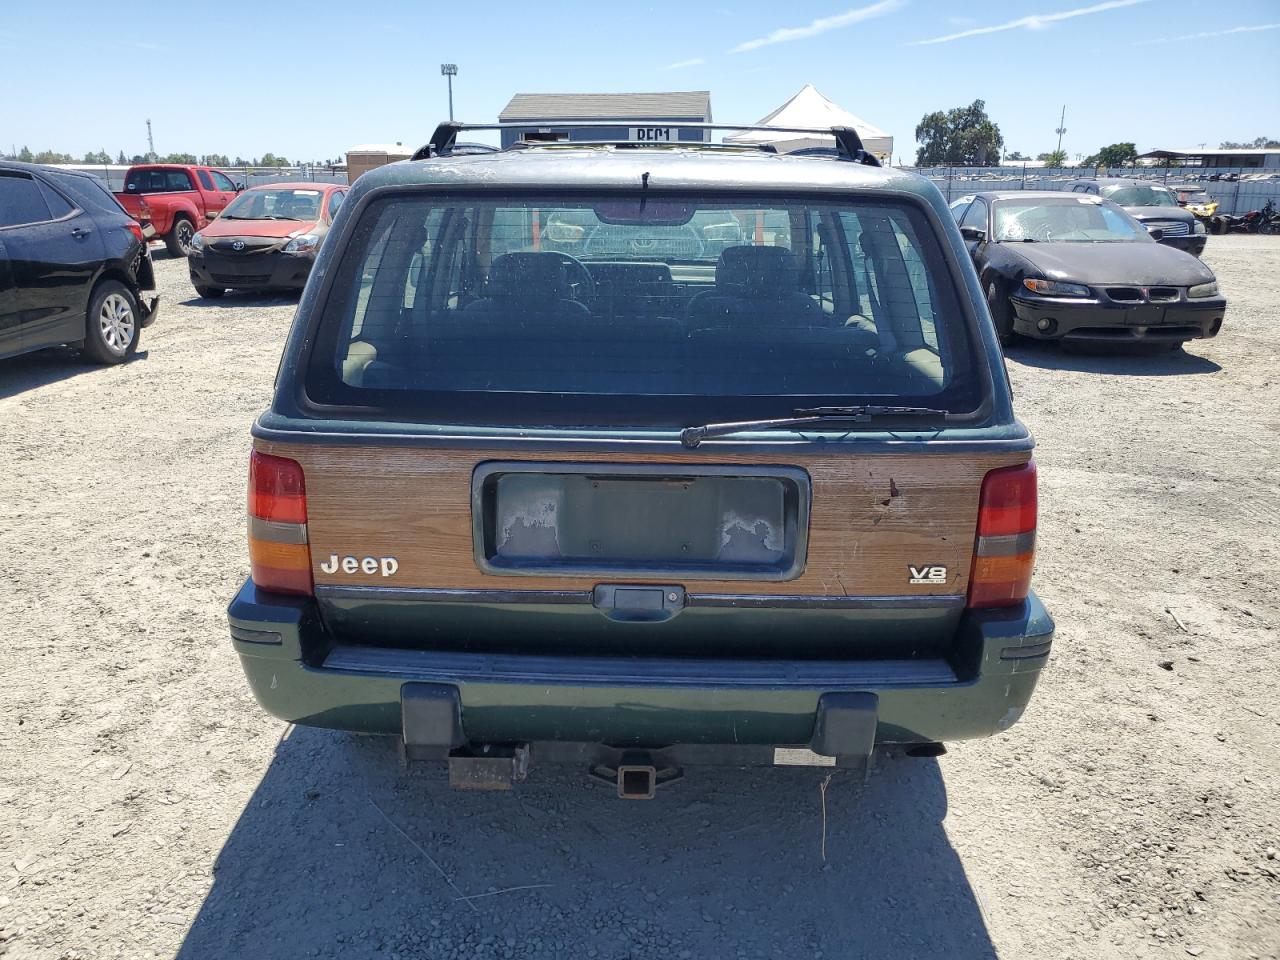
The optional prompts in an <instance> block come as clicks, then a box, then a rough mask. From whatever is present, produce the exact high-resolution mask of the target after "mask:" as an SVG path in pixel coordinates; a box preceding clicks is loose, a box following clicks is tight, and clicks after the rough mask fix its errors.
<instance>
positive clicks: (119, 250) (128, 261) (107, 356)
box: [0, 160, 160, 363]
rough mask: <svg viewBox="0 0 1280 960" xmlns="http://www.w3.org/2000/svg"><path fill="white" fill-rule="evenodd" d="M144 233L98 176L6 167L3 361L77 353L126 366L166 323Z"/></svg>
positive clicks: (0, 191)
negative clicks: (69, 348) (147, 336)
mask: <svg viewBox="0 0 1280 960" xmlns="http://www.w3.org/2000/svg"><path fill="white" fill-rule="evenodd" d="M153 289H155V275H154V273H153V271H152V265H151V255H150V254H149V253H148V252H147V245H146V243H145V242H144V240H143V237H142V228H141V227H140V226H139V225H138V223H137V222H136V221H135V220H134V219H133V218H132V217H130V216H129V214H128V213H126V212H125V211H124V209H123V208H122V207H121V206H120V204H119V203H117V202H116V200H115V198H114V197H113V196H112V195H111V191H110V190H108V189H107V186H106V184H104V183H103V182H102V181H101V180H99V179H98V178H97V177H94V176H92V175H90V174H87V173H78V172H75V171H70V170H61V169H57V168H54V167H44V166H37V165H35V164H30V163H17V162H13V161H7V160H6V161H0V358H2V357H12V356H15V355H16V354H20V353H27V352H29V351H31V350H40V349H42V348H44V347H52V346H57V345H58V344H64V343H66V344H72V345H74V346H77V347H79V348H80V349H81V350H82V351H83V352H84V355H85V356H86V357H87V358H88V359H90V360H94V361H96V362H98V363H120V362H121V361H123V360H125V359H127V358H128V357H129V356H130V355H131V354H132V353H134V351H136V350H137V348H138V338H139V336H140V334H141V331H142V328H143V327H146V326H149V325H150V324H151V323H152V322H153V321H154V320H155V319H156V317H157V316H158V315H159V312H160V298H159V297H158V296H157V297H152V298H151V299H150V300H148V301H146V302H144V300H143V291H144V290H153Z"/></svg>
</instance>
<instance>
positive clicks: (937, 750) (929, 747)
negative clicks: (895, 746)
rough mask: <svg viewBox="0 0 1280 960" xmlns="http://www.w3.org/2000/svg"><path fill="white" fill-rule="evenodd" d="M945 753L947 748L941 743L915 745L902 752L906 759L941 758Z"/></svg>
mask: <svg viewBox="0 0 1280 960" xmlns="http://www.w3.org/2000/svg"><path fill="white" fill-rule="evenodd" d="M946 752H947V748H946V747H945V746H944V745H943V744H941V743H917V744H915V745H914V746H910V747H907V748H906V749H905V750H904V751H903V753H905V754H906V755H907V756H908V757H941V756H944V755H945V754H946Z"/></svg>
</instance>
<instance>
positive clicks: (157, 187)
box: [124, 170, 195, 193]
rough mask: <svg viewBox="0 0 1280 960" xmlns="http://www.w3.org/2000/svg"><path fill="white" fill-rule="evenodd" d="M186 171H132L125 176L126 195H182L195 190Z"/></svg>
mask: <svg viewBox="0 0 1280 960" xmlns="http://www.w3.org/2000/svg"><path fill="white" fill-rule="evenodd" d="M194 189H195V187H194V186H193V185H192V183H191V177H189V176H188V175H187V172H186V171H185V170H130V171H129V173H128V174H127V175H126V176H125V181H124V191H125V193H180V192H181V191H183V190H194Z"/></svg>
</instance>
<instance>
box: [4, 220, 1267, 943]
mask: <svg viewBox="0 0 1280 960" xmlns="http://www.w3.org/2000/svg"><path fill="white" fill-rule="evenodd" d="M1206 259H1207V260H1208V261H1209V263H1210V264H1211V265H1212V266H1213V267H1214V268H1215V269H1216V270H1217V271H1218V272H1219V277H1220V278H1221V281H1222V284H1223V287H1224V288H1225V290H1226V293H1227V295H1228V297H1230V298H1231V304H1232V305H1231V310H1230V312H1229V314H1228V317H1227V323H1226V328H1225V332H1224V333H1223V335H1222V336H1221V337H1220V338H1219V339H1217V340H1215V341H1210V342H1208V343H1198V344H1193V345H1191V347H1190V348H1189V349H1188V351H1187V352H1186V353H1185V354H1177V355H1173V356H1161V357H1133V356H1129V357H1106V356H1103V357H1100V356H1074V355H1065V354H1063V353H1062V352H1060V351H1059V350H1057V349H1055V348H1047V347H1040V346H1028V347H1020V348H1016V349H1015V350H1013V351H1012V356H1011V358H1010V364H1009V368H1010V372H1011V374H1012V377H1013V381H1014V385H1015V389H1016V393H1017V403H1018V407H1019V411H1020V414H1021V416H1022V417H1023V419H1024V420H1026V421H1027V422H1028V423H1029V424H1030V425H1031V427H1032V428H1033V429H1034V430H1035V432H1036V434H1037V436H1038V439H1039V442H1040V448H1039V451H1038V453H1037V458H1038V460H1039V463H1040V467H1041V476H1042V483H1043V488H1042V494H1041V495H1042V508H1041V509H1042V512H1043V516H1042V522H1041V535H1040V561H1039V568H1038V571H1037V574H1036V578H1037V579H1036V586H1037V588H1038V590H1039V591H1040V593H1041V595H1042V596H1043V597H1044V599H1045V600H1046V602H1047V603H1048V605H1049V607H1050V609H1051V610H1052V612H1053V613H1054V615H1055V616H1056V618H1057V620H1058V640H1057V644H1056V646H1055V648H1054V654H1053V658H1052V662H1051V664H1050V668H1049V669H1048V671H1047V672H1046V674H1045V677H1044V680H1043V681H1042V683H1041V686H1040V690H1039V692H1038V694H1037V697H1036V699H1035V700H1034V701H1033V704H1032V709H1031V710H1030V711H1029V713H1028V715H1027V717H1026V718H1025V719H1024V720H1023V721H1022V722H1021V723H1020V724H1018V725H1017V726H1016V727H1015V728H1014V729H1013V730H1012V731H1011V732H1010V733H1008V734H1006V735H1005V736H1003V737H999V738H996V739H993V740H989V741H985V742H979V743H968V744H959V745H956V746H954V747H953V749H952V751H951V753H950V755H949V756H947V757H945V758H943V759H942V760H941V761H933V760H905V759H902V760H886V761H882V762H880V764H879V768H878V770H877V772H876V774H875V776H874V777H873V778H872V780H871V782H870V784H869V785H868V786H867V787H866V788H865V789H864V788H859V787H858V786H856V785H853V784H849V783H844V782H836V783H833V784H832V786H831V788H830V790H829V791H828V793H827V796H826V862H825V863H824V862H823V859H822V855H821V848H820V842H821V831H822V823H823V807H822V803H821V801H822V797H821V794H820V791H819V781H818V777H817V775H816V774H815V772H814V771H806V770H793V771H777V772H773V771H765V772H759V773H752V774H743V773H738V772H728V771H725V772H696V773H695V774H694V775H692V776H690V777H689V778H688V779H687V780H686V781H685V782H683V783H681V784H678V785H676V786H673V787H671V788H669V789H667V790H666V791H665V792H663V793H660V795H659V798H658V799H657V800H656V801H654V802H652V803H623V802H621V801H618V800H616V799H612V798H611V797H610V795H609V792H608V791H607V790H606V789H604V788H600V787H597V786H593V785H590V784H588V783H586V782H585V780H584V778H583V776H582V775H581V773H580V772H579V771H577V770H569V771H555V770H551V769H546V768H543V769H538V770H535V773H534V775H533V777H532V778H531V780H530V781H529V782H528V783H527V784H525V785H524V786H523V787H522V788H521V789H519V790H518V791H516V792H513V793H507V794H455V793H450V792H449V790H448V789H447V787H446V786H445V784H444V782H443V777H442V775H441V774H439V773H438V772H435V771H430V770H428V771H426V772H415V773H414V774H413V775H412V776H409V777H405V776H402V774H401V771H400V767H399V762H398V758H397V753H396V750H395V748H394V745H393V744H390V743H387V742H384V741H377V740H368V739H361V738H356V737H350V736H345V735H340V734H334V733H326V732H321V731H312V730H304V729H285V727H284V726H283V725H282V724H280V723H277V722H276V721H274V720H271V719H269V718H268V717H266V716H265V715H264V714H263V713H262V712H261V711H260V710H259V709H258V707H257V706H256V704H255V703H254V701H253V700H252V698H251V697H250V695H249V693H248V690H247V688H246V686H245V683H244V681H243V678H242V676H241V674H240V668H239V665H238V663H237V662H236V659H235V657H234V656H233V654H232V651H231V648H230V645H229V643H228V641H227V636H226V625H225V621H224V619H223V608H224V605H225V603H226V601H227V600H228V599H229V598H230V596H231V595H232V593H233V592H234V591H235V589H236V587H237V586H238V585H239V583H240V581H241V579H242V577H243V576H244V573H245V552H244V546H243V526H244V521H243V513H244V502H243V489H244V479H245V463H246V456H247V449H248V446H247V442H248V427H249V424H250V422H251V420H252V419H253V416H254V415H255V414H256V413H257V411H258V410H259V409H261V408H262V407H263V406H264V404H265V403H266V400H267V396H268V391H269V389H270V385H271V381H272V377H273V375H274V372H275V366H276V359H277V356H278V354H279V351H280V346H281V343H282V340H283V337H284V335H285V331H286V328H287V326H288V324H289V320H290V317H291V315H292V313H293V309H294V307H293V303H292V302H291V301H289V300H287V299H280V298H276V299H269V300H262V299H249V298H245V297H228V298H226V299H225V300H224V301H222V302H220V303H214V302H212V301H200V300H197V299H194V297H193V294H192V291H191V288H190V287H189V285H188V283H187V280H186V275H185V270H184V268H183V264H181V263H179V262H173V261H164V260H161V261H160V262H159V263H158V267H159V275H160V278H161V283H162V293H163V295H164V298H165V303H166V306H165V312H164V314H163V316H162V317H161V319H160V320H159V322H158V323H157V324H156V326H154V327H152V328H151V329H150V330H148V331H146V333H145V335H144V337H143V348H144V350H145V353H143V354H141V355H139V357H138V358H137V359H136V360H135V361H134V362H132V363H130V364H128V365H126V366H124V367H120V368H114V369H104V368H89V367H85V366H82V365H80V364H79V363H78V362H77V361H76V359H75V358H74V355H72V354H71V353H69V352H68V351H60V350H52V351H45V352H43V353H40V354H36V355H32V356H28V357H25V358H20V359H17V360H9V361H4V362H0V420H2V422H3V435H2V436H0V445H2V447H3V451H4V455H3V470H2V471H0V517H2V519H0V557H3V560H0V570H3V572H4V589H3V591H2V592H0V623H2V624H3V633H2V636H3V644H2V645H0V668H2V671H3V677H4V683H3V685H2V686H0V750H2V756H3V758H4V759H3V763H2V764H0V928H2V929H0V954H4V953H5V951H6V950H7V958H6V960H8V958H27V957H39V958H65V960H71V958H85V960H89V958H93V960H97V958H109V957H128V958H141V957H166V958H169V957H174V956H175V955H176V956H177V957H180V958H183V960H196V958H201V960H203V958H222V957H228V958H230V957H252V958H255V960H261V958H276V957H281V958H292V957H339V956H341V957H343V958H351V960H358V958H366V957H368V958H392V960H394V958H397V957H399V958H404V960H408V958H418V957H431V958H435V957H467V958H470V957H522V958H523V957H553V956H554V957H573V958H577V957H596V958H601V960H605V958H621V957H637V958H639V957H646V958H647V957H652V958H719V957H729V958H737V957H748V958H755V957H770V958H773V957H777V958H792V957H827V958H844V957H867V958H876V960H883V958H902V960H907V958H928V957H938V958H942V957H946V958H957V957H963V958H969V957H979V958H980V957H992V956H996V955H999V956H1001V957H1007V958H1033V960H1034V958H1045V960H1049V958H1052V960H1072V958H1076V960H1095V958H1125V960H1129V958H1176V957H1187V956H1192V957H1202V958H1205V960H1219V958H1249V957H1256V958H1275V957H1277V955H1280V853H1278V852H1277V851H1278V850H1280V799H1278V798H1280V699H1278V698H1277V689H1280V657H1278V655H1277V652H1276V648H1277V645H1278V644H1280V630H1278V629H1277V624H1280V600H1278V599H1277V593H1278V591H1277V586H1278V585H1280V580H1278V579H1277V576H1276V572H1275V571H1276V565H1277V562H1280V554H1278V551H1277V546H1276V537H1277V532H1278V530H1280V506H1278V504H1280V489H1278V487H1280V481H1278V479H1277V476H1278V475H1280V432H1278V431H1280V372H1278V371H1277V357H1278V356H1280V306H1278V304H1280V239H1277V238H1269V237H1229V238H1214V239H1213V240H1212V241H1211V243H1210V245H1209V251H1208V255H1207V257H1206ZM442 874H444V875H447V879H446V876H442ZM512 888H516V889H512ZM521 888H523V889H521ZM460 898H463V899H460Z"/></svg>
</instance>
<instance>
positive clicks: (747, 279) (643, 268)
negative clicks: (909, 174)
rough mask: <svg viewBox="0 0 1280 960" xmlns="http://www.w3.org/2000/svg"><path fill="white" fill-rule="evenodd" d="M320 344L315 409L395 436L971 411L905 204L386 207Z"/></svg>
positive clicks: (313, 361) (344, 279) (956, 324)
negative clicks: (441, 426) (426, 431)
mask: <svg viewBox="0 0 1280 960" xmlns="http://www.w3.org/2000/svg"><path fill="white" fill-rule="evenodd" d="M320 323H321V325H320V330H319V331H318V336H317V339H316V341H315V346H314V348H313V350H312V352H311V355H310V360H309V364H308V381H307V393H308V396H309V397H310V398H311V400H312V401H313V402H315V403H322V404H326V405H337V406H355V407H365V408H375V409H378V410H380V411H382V412H383V413H385V414H386V415H388V416H391V417H414V418H429V419H432V420H435V421H439V422H472V423H502V424H526V423H550V424H561V423H567V424H582V425H588V424H598V423H607V424H617V423H621V424H628V425H631V424H634V425H664V426H665V425H680V424H688V423H691V422H695V421H701V420H707V419H717V418H729V419H734V418H748V417H757V416H773V415H781V416H786V415H788V414H790V413H791V411H792V410H793V409H794V408H796V407H800V406H814V405H823V404H828V403H831V404H836V403H851V402H873V403H874V402H888V401H893V402H902V401H910V402H913V403H920V404H926V403H927V405H929V406H935V407H943V408H945V409H948V410H950V411H952V412H956V413H965V412H968V411H971V410H973V409H974V408H975V407H976V406H977V404H978V402H979V401H980V392H979V387H978V384H977V382H976V381H977V379H978V378H976V377H975V376H974V369H975V360H974V351H973V345H972V341H971V337H970V334H969V326H968V324H967V322H966V321H965V319H964V317H963V315H962V313H961V311H960V308H959V304H958V300H957V296H956V291H955V288H954V286H953V283H952V280H951V275H950V273H949V271H948V269H947V268H946V265H945V263H944V261H943V259H942V255H941V252H940V250H939V247H938V243H937V240H936V238H935V236H934V233H933V228H932V227H931V226H930V224H929V221H928V220H927V219H926V218H925V217H924V215H923V214H922V213H921V212H920V211H919V210H918V209H916V208H915V207H914V206H911V205H907V204H902V205H898V204H893V203H887V202H874V203H873V202H845V203H836V202H823V201H813V200H800V199H764V198H761V199H754V200H753V199H746V198H743V197H737V196H735V197H733V198H732V200H726V199H724V198H719V199H717V198H713V197H701V196H687V195H686V196H674V195H668V196H666V197H657V196H655V197H652V198H646V200H645V203H644V205H643V206H641V205H640V202H639V201H638V199H637V198H635V197H634V196H632V197H629V198H626V199H621V198H618V199H598V200H582V199H575V198H570V197H550V196H538V197H506V198H500V197H499V198H495V197H493V196H489V197H485V198H483V199H481V198H476V199H466V198H459V197H457V196H456V195H449V196H447V197H444V196H437V197H432V196H428V195H423V194H418V195H415V196H412V197H403V198H398V199H397V198H388V199H385V200H382V201H378V202H375V203H373V204H371V205H370V206H369V207H368V208H367V209H366V210H365V211H364V212H363V214H362V216H361V220H360V223H359V224H358V225H357V227H356V230H355V233H354V236H353V238H352V240H351V242H350V243H349V245H348V247H347V250H346V252H345V253H344V255H343V258H342V261H341V263H340V265H339V267H338V270H337V273H336V276H335V281H334V283H333V285H332V286H331V288H330V293H329V296H328V300H327V303H326V304H325V306H324V308H323V311H322V314H321V322H320Z"/></svg>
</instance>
